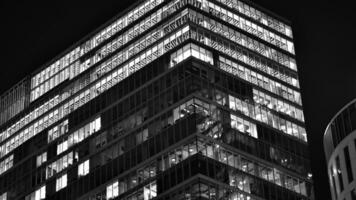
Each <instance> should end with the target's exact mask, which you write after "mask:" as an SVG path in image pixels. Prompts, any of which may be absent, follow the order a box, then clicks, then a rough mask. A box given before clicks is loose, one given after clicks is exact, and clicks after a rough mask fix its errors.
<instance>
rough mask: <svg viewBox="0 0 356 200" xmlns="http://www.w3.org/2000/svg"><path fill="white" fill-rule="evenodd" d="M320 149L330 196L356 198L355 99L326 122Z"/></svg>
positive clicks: (351, 199)
mask: <svg viewBox="0 0 356 200" xmlns="http://www.w3.org/2000/svg"><path fill="white" fill-rule="evenodd" d="M324 150H325V156H326V161H327V166H328V175H329V183H330V188H331V193H332V198H333V199H334V200H339V199H340V200H356V180H355V179H356V99H355V100H353V101H351V102H350V103H348V104H347V105H346V106H345V107H343V108H342V109H341V110H340V111H339V112H338V113H337V114H336V115H335V116H334V117H333V118H332V120H331V121H330V123H329V124H328V126H327V128H326V131H325V134H324Z"/></svg>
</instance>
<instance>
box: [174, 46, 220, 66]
mask: <svg viewBox="0 0 356 200" xmlns="http://www.w3.org/2000/svg"><path fill="white" fill-rule="evenodd" d="M190 56H193V57H195V58H198V59H199V60H202V61H205V62H207V63H209V64H211V65H214V60H213V54H212V53H211V52H210V51H208V50H205V49H204V48H202V47H199V46H197V45H195V44H187V45H185V46H184V47H182V48H180V49H178V50H177V51H175V52H174V53H172V54H171V59H170V67H173V66H174V65H176V64H178V63H180V62H182V61H183V60H185V59H187V58H188V57H190Z"/></svg>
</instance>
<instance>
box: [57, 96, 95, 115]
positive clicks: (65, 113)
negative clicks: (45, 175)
mask: <svg viewBox="0 0 356 200" xmlns="http://www.w3.org/2000/svg"><path fill="white" fill-rule="evenodd" d="M87 99H88V98H87ZM65 114H66V113H65ZM54 116H57V115H54Z"/></svg>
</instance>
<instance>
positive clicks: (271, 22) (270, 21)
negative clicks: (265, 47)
mask: <svg viewBox="0 0 356 200" xmlns="http://www.w3.org/2000/svg"><path fill="white" fill-rule="evenodd" d="M218 1H219V2H221V3H223V4H225V5H227V6H228V7H230V8H233V9H234V10H236V11H238V12H240V13H242V14H244V15H246V16H248V17H251V18H253V19H255V20H256V21H259V22H260V23H262V24H264V25H266V26H268V27H270V28H272V29H274V30H276V31H278V32H280V33H282V34H284V35H286V36H288V37H290V38H292V37H293V35H292V29H291V27H290V26H288V25H286V24H284V23H282V22H280V21H278V20H277V19H275V18H273V17H270V16H268V15H266V14H265V13H263V12H261V11H259V10H257V9H255V8H253V7H251V6H249V5H247V4H245V3H243V2H241V1H238V0H218Z"/></svg>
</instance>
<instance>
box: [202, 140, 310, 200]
mask: <svg viewBox="0 0 356 200" xmlns="http://www.w3.org/2000/svg"><path fill="white" fill-rule="evenodd" d="M197 151H198V152H201V153H202V154H203V155H204V156H207V157H209V158H212V159H215V160H218V161H219V162H222V163H225V164H227V165H230V166H232V167H234V168H236V169H239V170H242V171H244V172H246V173H249V174H251V175H254V176H258V177H260V178H263V179H265V180H267V181H269V182H272V183H274V184H277V185H279V186H282V187H284V188H287V189H289V190H292V191H295V192H297V193H299V194H302V195H307V192H306V183H305V181H303V180H301V179H298V178H295V177H291V176H289V175H287V174H285V173H284V172H282V171H279V170H278V169H276V168H271V167H269V166H266V165H264V164H262V163H257V162H253V161H250V160H249V159H248V158H246V157H244V156H241V155H238V154H236V153H234V152H231V151H229V150H227V149H225V148H224V147H222V146H220V145H218V144H212V143H206V142H204V141H198V149H197ZM230 178H231V179H230V184H231V185H233V184H237V185H233V186H238V187H240V186H242V185H239V181H237V182H236V179H235V178H236V177H230ZM233 180H235V181H233ZM248 185H249V184H247V185H245V186H247V187H248ZM240 189H242V190H244V188H240ZM244 191H245V190H244ZM247 192H248V191H247Z"/></svg>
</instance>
